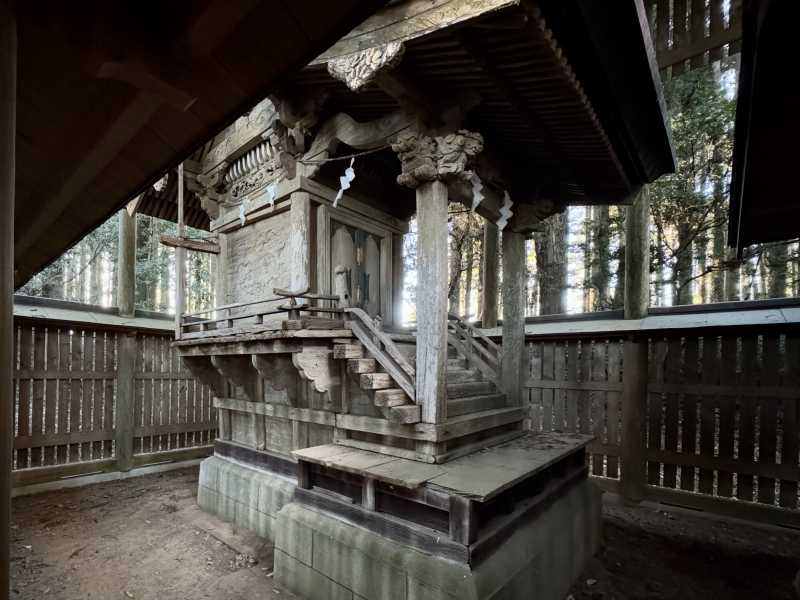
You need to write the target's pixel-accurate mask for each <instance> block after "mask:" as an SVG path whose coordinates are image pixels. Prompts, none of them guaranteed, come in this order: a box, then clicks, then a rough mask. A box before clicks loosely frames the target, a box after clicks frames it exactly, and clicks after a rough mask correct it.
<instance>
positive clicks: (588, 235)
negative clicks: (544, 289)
mask: <svg viewBox="0 0 800 600" xmlns="http://www.w3.org/2000/svg"><path fill="white" fill-rule="evenodd" d="M585 211H586V213H585V215H584V219H583V312H592V309H593V306H594V297H595V290H594V288H593V287H592V267H593V262H594V260H593V258H594V243H593V242H594V228H593V227H592V218H593V215H594V207H593V206H587V207H586V208H585Z"/></svg>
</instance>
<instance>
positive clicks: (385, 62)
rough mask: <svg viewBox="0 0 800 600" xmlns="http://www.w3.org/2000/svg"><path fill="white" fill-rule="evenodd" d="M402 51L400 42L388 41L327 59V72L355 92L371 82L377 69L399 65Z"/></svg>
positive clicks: (402, 47)
mask: <svg viewBox="0 0 800 600" xmlns="http://www.w3.org/2000/svg"><path fill="white" fill-rule="evenodd" d="M404 52H405V46H403V44H402V42H389V43H388V44H384V45H382V46H375V47H374V48H368V49H367V50H362V51H361V52H355V53H353V54H348V55H347V56H343V57H341V58H335V59H333V60H331V61H329V62H328V73H330V74H331V77H333V78H334V79H338V80H339V81H342V82H344V83H345V84H346V85H347V87H348V88H350V89H351V90H353V91H354V92H357V91H359V90H360V89H362V88H363V87H365V86H366V85H368V84H369V83H370V82H372V81H373V80H374V79H375V76H376V75H377V74H378V72H379V71H381V70H389V69H392V68H394V67H396V66H397V65H399V64H400V61H401V60H402V59H403V53H404Z"/></svg>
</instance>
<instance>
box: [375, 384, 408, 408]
mask: <svg viewBox="0 0 800 600" xmlns="http://www.w3.org/2000/svg"><path fill="white" fill-rule="evenodd" d="M373 403H374V404H375V406H377V407H379V408H392V407H394V406H402V405H403V404H411V398H409V397H408V396H407V395H406V393H405V392H404V391H403V390H401V389H398V388H393V389H388V390H377V391H376V392H375V396H374V397H373Z"/></svg>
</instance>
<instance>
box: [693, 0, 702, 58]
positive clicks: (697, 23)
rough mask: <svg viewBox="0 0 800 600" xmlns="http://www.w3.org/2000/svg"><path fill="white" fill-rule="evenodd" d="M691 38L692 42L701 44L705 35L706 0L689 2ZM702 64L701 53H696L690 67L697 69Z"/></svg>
mask: <svg viewBox="0 0 800 600" xmlns="http://www.w3.org/2000/svg"><path fill="white" fill-rule="evenodd" d="M691 8H692V16H691V40H692V44H701V43H702V42H703V39H704V38H705V37H706V1H705V0H692V4H691ZM702 66H703V54H702V53H700V54H696V55H694V56H693V57H692V60H691V68H692V69H697V68H699V67H702Z"/></svg>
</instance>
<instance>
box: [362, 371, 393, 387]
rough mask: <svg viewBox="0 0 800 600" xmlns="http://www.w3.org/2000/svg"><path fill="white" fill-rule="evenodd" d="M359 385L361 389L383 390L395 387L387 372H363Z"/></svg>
mask: <svg viewBox="0 0 800 600" xmlns="http://www.w3.org/2000/svg"><path fill="white" fill-rule="evenodd" d="M359 385H360V386H361V389H362V390H384V389H388V388H393V387H395V382H394V379H392V377H391V375H389V374H388V373H363V374H362V375H360V377H359Z"/></svg>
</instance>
